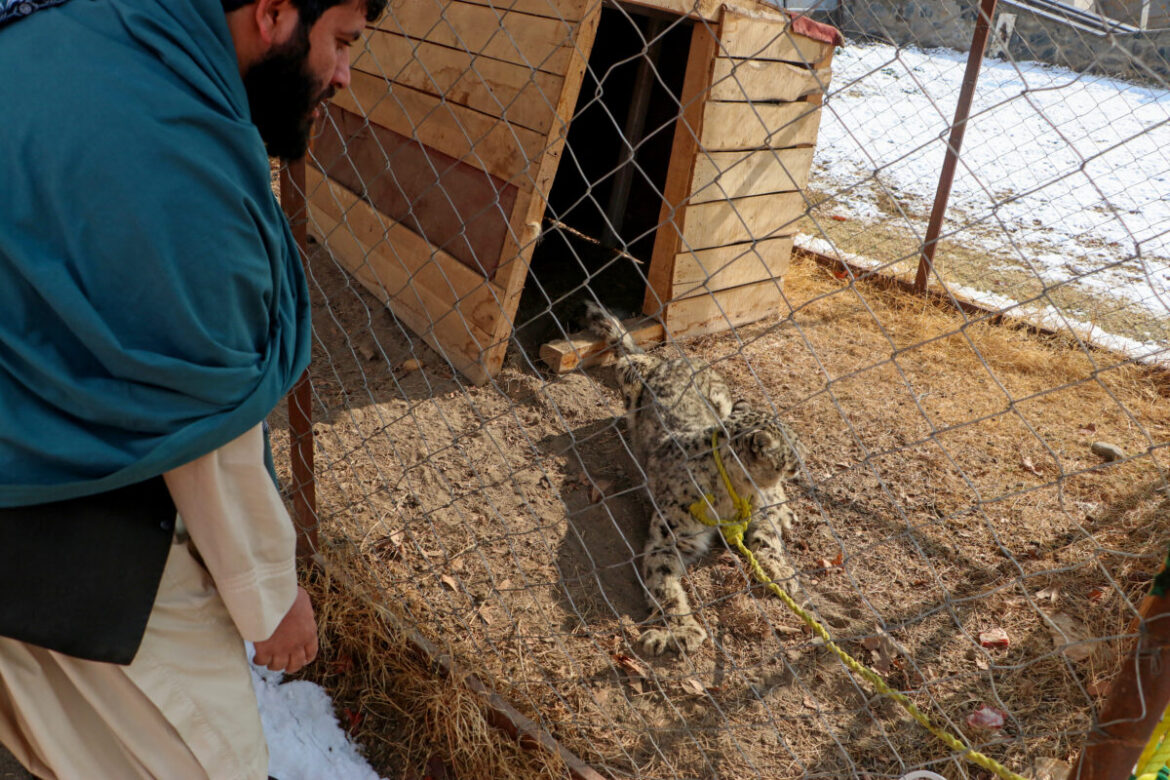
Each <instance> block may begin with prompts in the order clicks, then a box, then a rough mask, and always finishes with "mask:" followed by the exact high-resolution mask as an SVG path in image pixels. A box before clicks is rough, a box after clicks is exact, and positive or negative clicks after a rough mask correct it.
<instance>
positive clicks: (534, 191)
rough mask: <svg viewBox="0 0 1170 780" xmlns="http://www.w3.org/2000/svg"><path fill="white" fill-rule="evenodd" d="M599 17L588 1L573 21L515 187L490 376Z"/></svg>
mask: <svg viewBox="0 0 1170 780" xmlns="http://www.w3.org/2000/svg"><path fill="white" fill-rule="evenodd" d="M600 21H601V5H600V4H597V5H593V6H591V7H590V9H589V11H588V13H587V14H586V15H585V17H584V18H583V19H582V20H581V23H580V24H579V25H578V27H577V29H576V32H575V36H574V38H573V48H572V51H573V56H572V58H571V59H570V60H569V66H568V69H567V70H566V71H565V82H564V87H563V88H562V89H561V94H560V96H559V97H558V99H557V103H556V117H557V119H556V121H555V122H554V123H553V126H552V127H551V128H550V129H549V132H548V135H547V136H546V138H545V139H544V144H545V150H544V154H543V155H542V156H541V157H540V159H539V160H538V161H537V164H536V165H535V166H534V170H533V171H531V178H530V179H529V184H530V187H529V188H528V189H527V190H525V189H524V188H523V187H522V188H521V194H520V196H519V197H518V198H517V202H516V208H515V209H514V210H513V212H512V221H511V223H510V225H511V229H510V231H509V238H508V241H507V242H506V243H505V247H504V252H503V255H502V257H501V261H500V268H499V270H498V271H497V272H496V282H497V283H498V284H499V285H500V286H501V287H503V288H504V297H503V302H502V304H501V307H500V312H499V317H498V319H497V320H496V328H495V331H494V334H493V335H494V339H495V340H494V343H493V345H492V346H491V347H490V348H489V349H488V350H487V352H486V353H485V354H484V358H483V366H484V370H485V371H486V372H487V374H488V376H494V375H495V374H496V373H497V372H498V371H499V370H500V367H501V366H502V365H503V364H504V355H505V353H506V351H507V349H508V343H509V341H510V340H511V337H512V326H513V319H514V318H515V316H516V307H517V306H519V305H520V294H521V293H522V292H523V291H524V280H525V279H527V278H528V264H529V262H531V260H532V252H533V250H534V249H535V248H536V239H537V237H539V236H540V231H541V220H542V219H543V218H544V210H545V207H546V205H547V199H548V194H549V191H550V190H551V189H552V182H553V177H554V176H555V175H556V172H557V167H558V166H559V165H560V161H561V153H562V152H563V151H564V146H565V140H566V138H567V137H568V135H569V119H570V118H571V117H572V115H573V111H574V109H575V108H576V106H577V97H578V95H579V94H580V92H581V83H582V81H583V80H584V75H585V68H586V67H587V66H588V63H589V53H590V52H591V51H592V50H593V41H594V39H595V38H596V36H597V26H598V24H599V23H600Z"/></svg>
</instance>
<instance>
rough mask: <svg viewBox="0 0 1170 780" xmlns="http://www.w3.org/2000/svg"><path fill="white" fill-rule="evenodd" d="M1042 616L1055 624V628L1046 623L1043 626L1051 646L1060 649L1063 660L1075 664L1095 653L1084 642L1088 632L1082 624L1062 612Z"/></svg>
mask: <svg viewBox="0 0 1170 780" xmlns="http://www.w3.org/2000/svg"><path fill="white" fill-rule="evenodd" d="M1044 616H1045V617H1047V618H1048V619H1049V620H1050V621H1052V623H1054V624H1056V625H1055V628H1054V627H1053V626H1052V625H1051V624H1048V623H1046V624H1045V625H1047V626H1048V631H1049V633H1051V634H1052V644H1053V645H1055V646H1056V647H1058V648H1060V649H1061V652H1063V653H1064V656H1065V658H1067V659H1068V660H1070V661H1073V662H1074V663H1075V662H1077V661H1084V660H1085V659H1087V658H1089V657H1091V656H1092V655H1093V653H1094V652H1096V648H1095V647H1094V646H1093V644H1092V643H1091V642H1088V641H1086V640H1088V639H1089V630H1088V629H1087V628H1085V624H1084V623H1082V622H1081V621H1079V620H1077V619H1076V618H1075V617H1073V616H1072V615H1067V614H1065V613H1064V612H1045V613H1044Z"/></svg>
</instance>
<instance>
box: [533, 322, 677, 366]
mask: <svg viewBox="0 0 1170 780" xmlns="http://www.w3.org/2000/svg"><path fill="white" fill-rule="evenodd" d="M622 324H623V325H625V328H626V330H627V331H628V332H629V334H630V336H631V337H632V338H633V339H634V343H635V344H637V345H638V346H640V347H643V348H645V347H649V346H651V345H653V344H661V343H662V341H663V340H664V339H665V331H664V330H663V328H662V323H660V322H654V321H650V322H647V321H646V320H645V319H643V318H641V317H635V318H633V319H629V320H625V321H624V322H623V323H622ZM616 358H617V355H616V354H615V352H614V351H613V350H612V349H609V347H608V346H607V345H606V343H605V341H604V340H602V339H598V338H597V337H596V336H594V335H593V334H591V333H576V334H574V335H572V336H570V337H569V338H568V339H565V340H562V341H550V342H549V343H547V344H542V345H541V346H540V359H541V360H543V361H544V363H545V365H547V366H548V367H549V368H551V369H552V370H553V371H554V372H555V373H557V374H564V373H566V372H568V371H572V370H573V369H574V368H587V367H589V366H601V365H605V364H607V363H612V362H613V361H614V360H616Z"/></svg>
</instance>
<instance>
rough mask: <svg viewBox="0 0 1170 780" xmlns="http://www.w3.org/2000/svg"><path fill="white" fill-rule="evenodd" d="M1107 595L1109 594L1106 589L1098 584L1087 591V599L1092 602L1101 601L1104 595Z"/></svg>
mask: <svg viewBox="0 0 1170 780" xmlns="http://www.w3.org/2000/svg"><path fill="white" fill-rule="evenodd" d="M1108 595H1109V591H1108V589H1106V588H1104V587H1102V586H1100V585H1098V586H1097V587H1095V588H1093V589H1092V590H1091V591H1089V601H1091V602H1093V603H1094V604H1100V603H1101V602H1102V601H1104V600H1105V597H1106V596H1108Z"/></svg>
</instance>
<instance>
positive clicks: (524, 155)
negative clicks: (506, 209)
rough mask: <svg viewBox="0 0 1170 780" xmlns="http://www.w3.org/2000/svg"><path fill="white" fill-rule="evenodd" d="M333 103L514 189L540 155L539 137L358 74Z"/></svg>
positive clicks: (542, 143) (521, 186)
mask: <svg viewBox="0 0 1170 780" xmlns="http://www.w3.org/2000/svg"><path fill="white" fill-rule="evenodd" d="M333 102H334V103H336V104H337V105H339V106H341V107H342V108H344V109H346V110H348V111H353V112H354V113H356V114H360V115H362V116H366V117H369V119H370V121H372V122H375V123H377V124H379V125H381V126H382V127H386V128H389V129H390V130H393V131H394V132H396V133H398V134H400V135H404V136H406V137H408V138H415V139H417V140H418V141H421V142H422V143H424V144H426V145H427V146H430V147H432V148H434V149H437V150H439V151H440V152H442V153H443V154H446V155H449V156H451V157H454V158H455V159H457V160H462V161H463V162H466V163H468V164H469V165H474V166H475V167H477V168H480V169H481V170H484V171H486V172H487V173H490V174H491V175H492V176H495V177H497V178H499V179H503V180H504V181H506V182H514V183H515V184H516V186H517V187H518V188H519V189H524V188H525V187H531V184H529V183H528V182H527V177H526V176H524V174H525V173H526V172H527V171H528V168H529V166H531V165H532V163H533V161H535V160H538V159H540V158H541V157H542V156H543V155H544V152H545V137H544V135H542V134H540V133H536V132H533V131H532V130H528V129H527V128H523V127H516V126H512V125H509V124H508V123H507V122H505V121H504V120H502V119H500V118H499V117H494V116H490V115H488V114H484V113H481V112H479V111H475V110H473V109H470V108H467V107H465V106H460V105H457V104H455V103H447V102H444V101H443V99H442V98H439V97H436V96H434V95H429V94H427V93H425V92H419V91H418V90H414V89H410V88H409V87H403V86H397V85H393V86H392V85H391V84H390V83H389V82H387V81H386V80H385V79H383V78H381V77H378V76H371V75H369V74H368V73H362V72H360V71H354V72H353V73H352V76H351V81H350V86H349V89H345V90H341V91H339V92H338V93H337V94H336V95H334V97H333Z"/></svg>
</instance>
